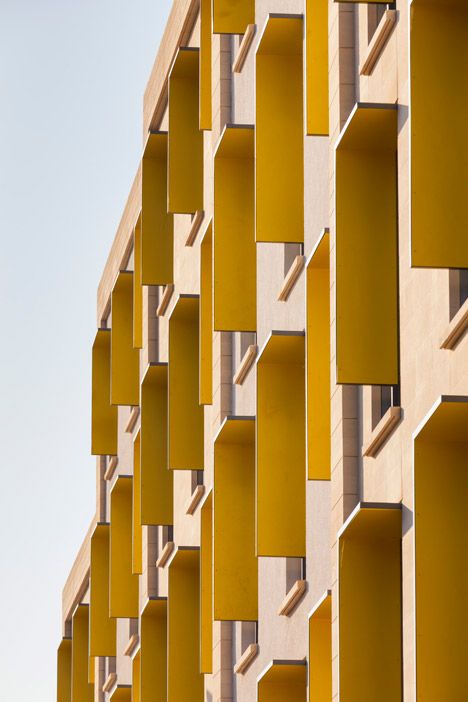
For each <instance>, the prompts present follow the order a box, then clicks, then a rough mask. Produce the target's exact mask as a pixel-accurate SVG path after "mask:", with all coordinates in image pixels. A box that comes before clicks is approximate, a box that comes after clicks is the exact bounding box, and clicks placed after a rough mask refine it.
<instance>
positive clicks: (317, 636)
mask: <svg viewBox="0 0 468 702" xmlns="http://www.w3.org/2000/svg"><path fill="white" fill-rule="evenodd" d="M331 623H332V619H331V595H327V596H326V597H325V598H324V600H323V601H322V602H321V604H320V606H319V607H317V609H316V610H315V611H314V612H313V614H312V615H311V616H310V617H309V702H331V700H332V624H331Z"/></svg>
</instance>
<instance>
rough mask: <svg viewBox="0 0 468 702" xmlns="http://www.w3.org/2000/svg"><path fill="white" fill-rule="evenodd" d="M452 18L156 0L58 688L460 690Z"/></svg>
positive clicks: (463, 9)
mask: <svg viewBox="0 0 468 702" xmlns="http://www.w3.org/2000/svg"><path fill="white" fill-rule="evenodd" d="M467 38H468V6H467V4H466V2H464V0H412V1H410V0H398V2H397V3H396V4H395V3H394V4H387V3H383V2H376V3H373V4H370V3H366V2H360V3H357V2H353V1H350V0H347V1H342V2H334V1H333V0H256V1H255V0H175V1H174V5H173V8H172V11H171V14H170V17H169V20H168V24H167V27H166V30H165V33H164V36H163V39H162V42H161V46H160V49H159V52H158V54H157V58H156V62H155V65H154V68H153V71H152V73H151V76H150V79H149V83H148V87H147V90H146V93H145V96H144V108H143V151H142V158H141V163H140V165H139V168H138V171H137V174H136V177H135V181H134V184H133V187H132V189H131V192H130V195H129V198H128V201H127V204H126V206H125V209H124V213H123V216H122V220H121V223H120V226H119V228H118V231H117V233H116V237H115V240H114V243H113V245H112V248H111V251H110V253H109V258H108V261H107V263H106V266H105V269H104V271H103V275H102V279H101V283H100V285H99V289H98V295H97V333H96V338H95V341H94V344H93V348H92V354H93V371H92V453H93V455H95V456H96V460H97V491H96V494H97V498H96V515H95V518H94V519H93V522H92V524H91V525H90V528H89V531H88V533H87V535H86V537H85V539H84V542H83V545H82V547H81V549H80V552H79V553H78V555H77V558H76V561H75V563H74V566H73V568H72V570H71V573H70V576H69V578H68V580H67V583H66V585H65V588H64V591H63V603H62V612H63V616H62V622H63V631H62V635H63V638H62V640H61V642H60V646H59V649H58V695H57V699H58V702H69V701H72V702H88V701H89V702H91V701H93V702H108V701H110V700H112V701H114V702H115V701H117V700H129V701H130V700H133V701H134V702H149V701H150V700H151V701H155V702H156V701H157V702H163V701H164V702H166V701H167V702H189V701H190V702H197V701H199V702H202V701H205V700H206V701H207V702H219V701H221V700H223V701H226V702H227V701H230V702H234V701H236V702H254V701H256V700H258V701H259V702H273V701H274V702H296V701H299V700H300V701H301V702H305V701H306V700H310V702H330V701H331V700H333V701H336V700H341V701H342V702H354V701H356V702H357V701H359V702H375V701H376V700H379V701H381V702H398V700H404V701H405V702H443V701H445V700H447V701H449V702H463V701H465V700H467V699H468V666H467V665H466V652H467V650H468V633H467V632H468V608H467V606H466V597H467V593H468V559H467V556H466V543H467V537H468V527H467V520H466V517H465V509H466V504H467V500H468V470H467V455H468V338H467V335H466V329H467V327H468V274H467V270H468V208H467V202H468V193H467V192H466V190H467V183H468V165H467V164H468V153H467V152H468V140H467V137H466V120H467V118H468V87H467V86H468V83H467V81H466V76H467V73H468V70H467V69H468V48H467V47H468V42H467Z"/></svg>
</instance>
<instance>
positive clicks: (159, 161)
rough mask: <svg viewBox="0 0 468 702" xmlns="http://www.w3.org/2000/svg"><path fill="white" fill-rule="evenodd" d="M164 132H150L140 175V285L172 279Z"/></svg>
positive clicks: (170, 216) (165, 139) (167, 282)
mask: <svg viewBox="0 0 468 702" xmlns="http://www.w3.org/2000/svg"><path fill="white" fill-rule="evenodd" d="M167 143H168V137H167V133H165V132H156V133H153V134H150V135H149V137H148V141H147V143H146V148H145V153H144V154H143V159H142V175H141V198H142V205H141V280H142V283H143V285H169V284H172V283H173V282H174V218H173V216H172V214H169V213H168V212H167Z"/></svg>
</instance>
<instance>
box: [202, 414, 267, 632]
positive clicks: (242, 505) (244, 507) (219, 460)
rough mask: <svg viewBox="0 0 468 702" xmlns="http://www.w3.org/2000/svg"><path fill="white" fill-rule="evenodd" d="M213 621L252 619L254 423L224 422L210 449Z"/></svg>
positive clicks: (254, 594)
mask: <svg viewBox="0 0 468 702" xmlns="http://www.w3.org/2000/svg"><path fill="white" fill-rule="evenodd" d="M213 526H214V539H213V544H214V618H215V619H224V620H233V621H256V620H257V619H258V563H257V558H256V556H255V419H254V418H234V417H233V418H228V419H226V420H225V422H224V423H223V425H222V427H221V430H220V431H219V433H218V435H217V437H216V440H215V446H214V524H213Z"/></svg>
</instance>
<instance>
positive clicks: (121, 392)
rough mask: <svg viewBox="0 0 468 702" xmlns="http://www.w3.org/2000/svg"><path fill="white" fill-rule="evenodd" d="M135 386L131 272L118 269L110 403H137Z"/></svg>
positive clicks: (136, 364)
mask: <svg viewBox="0 0 468 702" xmlns="http://www.w3.org/2000/svg"><path fill="white" fill-rule="evenodd" d="M139 389H140V378H139V351H138V349H134V348H133V273H132V272H131V271H121V272H120V273H119V275H118V277H117V280H116V282H115V285H114V289H113V290H112V331H111V402H112V404H113V405H138V404H139V401H140V398H139Z"/></svg>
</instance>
